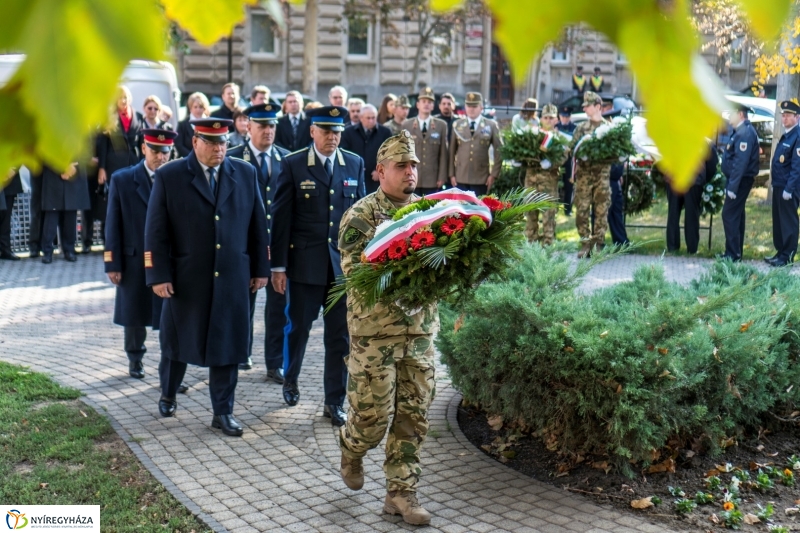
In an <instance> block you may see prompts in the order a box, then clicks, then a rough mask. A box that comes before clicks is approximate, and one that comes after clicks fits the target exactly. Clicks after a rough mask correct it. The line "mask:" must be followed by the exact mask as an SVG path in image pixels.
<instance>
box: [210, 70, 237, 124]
mask: <svg viewBox="0 0 800 533" xmlns="http://www.w3.org/2000/svg"><path fill="white" fill-rule="evenodd" d="M240 94H241V92H240V89H239V86H238V85H237V84H235V83H233V82H231V83H226V84H225V85H223V86H222V105H221V106H219V108H217V109H216V110H214V111H212V112H211V116H212V117H213V118H224V119H226V120H230V121H231V125H230V127H229V128H228V132H230V133H233V132H234V131H236V128H235V126H234V124H233V112H234V111H236V110H237V109H238V108H239V96H240Z"/></svg>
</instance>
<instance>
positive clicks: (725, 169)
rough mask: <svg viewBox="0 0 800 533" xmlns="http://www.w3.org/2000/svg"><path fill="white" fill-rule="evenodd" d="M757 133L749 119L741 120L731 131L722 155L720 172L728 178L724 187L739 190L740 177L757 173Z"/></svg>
mask: <svg viewBox="0 0 800 533" xmlns="http://www.w3.org/2000/svg"><path fill="white" fill-rule="evenodd" d="M758 151H759V146H758V134H757V133H756V129H755V128H754V127H753V125H752V124H751V123H750V121H749V120H745V121H744V122H742V123H741V124H740V125H739V127H738V128H736V130H735V131H734V133H733V137H731V140H730V142H729V143H728V144H727V146H726V147H725V152H724V153H723V155H722V173H723V174H725V177H726V178H728V185H727V186H726V189H728V190H729V191H731V192H732V193H733V194H737V193H738V192H739V183H740V182H741V181H742V178H745V177H747V178H754V177H756V176H757V175H758Z"/></svg>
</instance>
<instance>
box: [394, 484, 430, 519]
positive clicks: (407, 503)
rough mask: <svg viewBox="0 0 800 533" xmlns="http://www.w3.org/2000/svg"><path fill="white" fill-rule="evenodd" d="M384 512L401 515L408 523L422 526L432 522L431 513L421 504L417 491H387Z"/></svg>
mask: <svg viewBox="0 0 800 533" xmlns="http://www.w3.org/2000/svg"><path fill="white" fill-rule="evenodd" d="M383 512H384V513H389V514H399V515H401V516H402V517H403V521H404V522H405V523H406V524H412V525H415V526H421V525H425V524H430V523H431V513H429V512H428V511H426V510H425V509H424V508H423V507H422V506H421V505H420V504H419V501H418V500H417V494H416V493H415V492H400V491H391V492H388V493H386V501H385V502H384V504H383Z"/></svg>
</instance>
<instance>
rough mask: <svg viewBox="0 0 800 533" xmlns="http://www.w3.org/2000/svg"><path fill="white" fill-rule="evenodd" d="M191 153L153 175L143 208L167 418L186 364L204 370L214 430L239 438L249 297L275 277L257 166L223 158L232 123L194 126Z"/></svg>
mask: <svg viewBox="0 0 800 533" xmlns="http://www.w3.org/2000/svg"><path fill="white" fill-rule="evenodd" d="M191 124H192V125H193V126H194V137H193V138H192V147H193V151H192V152H191V153H190V154H189V155H188V156H187V157H186V158H184V159H179V160H177V161H173V162H171V163H168V164H166V165H164V166H163V167H161V168H159V169H158V170H157V171H156V174H155V179H154V181H153V191H152V193H151V195H150V203H149V205H148V208H147V221H146V223H145V237H144V257H143V261H144V268H145V277H146V281H147V285H148V286H150V287H152V288H153V292H155V293H156V295H157V296H160V297H161V298H164V303H163V312H162V314H161V324H160V327H161V334H160V340H161V354H162V361H161V365H160V366H159V374H160V382H161V399H160V400H159V402H158V408H159V412H160V413H161V416H166V417H168V416H174V415H175V410H176V408H177V402H176V400H175V393H176V392H178V388H179V386H180V384H181V380H182V379H183V376H184V374H185V372H186V367H187V365H188V364H192V365H197V366H202V367H208V369H209V372H208V373H209V393H210V396H211V404H212V407H213V412H214V417H213V419H212V421H211V427H213V428H217V429H221V430H222V432H223V433H224V434H226V435H230V436H236V437H238V436H241V435H242V431H243V430H242V426H241V425H239V423H238V422H237V421H236V419H235V418H234V416H233V403H234V393H235V391H236V383H237V381H238V372H239V364H240V363H244V362H245V361H247V353H248V347H249V344H250V293H251V292H255V291H257V290H259V289H261V288H263V287H265V286H266V284H267V281H268V277H269V259H268V255H267V248H268V245H269V242H268V236H267V216H266V213H265V212H264V204H263V202H262V201H261V194H260V193H259V190H258V187H259V185H258V176H257V173H256V170H255V168H253V165H250V164H249V163H245V162H244V161H241V160H239V159H233V158H229V157H225V150H226V147H227V142H228V127H229V126H230V125H231V124H232V121H230V120H224V119H213V118H211V119H195V120H192V121H191Z"/></svg>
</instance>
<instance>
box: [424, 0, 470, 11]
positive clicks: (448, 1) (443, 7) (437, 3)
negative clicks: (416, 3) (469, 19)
mask: <svg viewBox="0 0 800 533" xmlns="http://www.w3.org/2000/svg"><path fill="white" fill-rule="evenodd" d="M463 3H464V0H431V9H432V10H434V11H439V12H442V11H451V10H453V9H455V8H457V7H459V6H460V5H462V4H463Z"/></svg>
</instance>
